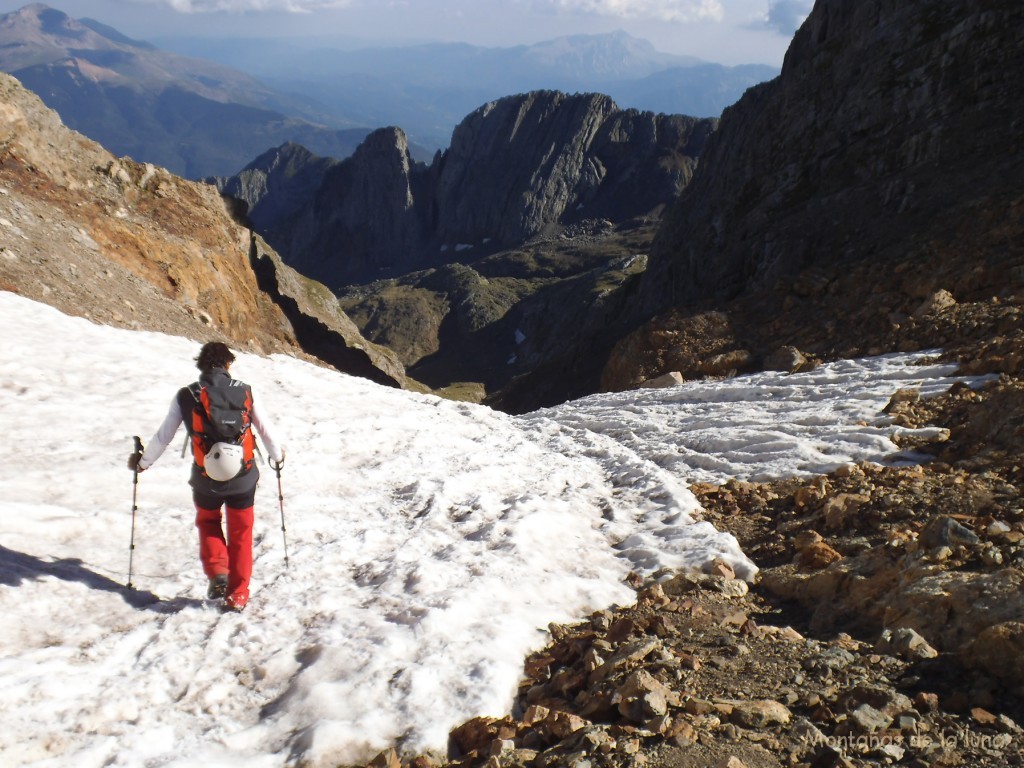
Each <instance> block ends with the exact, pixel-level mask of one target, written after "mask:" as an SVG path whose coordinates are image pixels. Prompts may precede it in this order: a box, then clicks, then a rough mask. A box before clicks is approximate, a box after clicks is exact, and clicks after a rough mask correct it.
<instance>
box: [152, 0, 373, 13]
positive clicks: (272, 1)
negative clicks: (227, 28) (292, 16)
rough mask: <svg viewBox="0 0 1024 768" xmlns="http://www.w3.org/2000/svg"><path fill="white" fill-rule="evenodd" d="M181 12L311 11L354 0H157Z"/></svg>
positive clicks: (343, 5) (334, 6)
mask: <svg viewBox="0 0 1024 768" xmlns="http://www.w3.org/2000/svg"><path fill="white" fill-rule="evenodd" d="M157 2H162V3H163V4H165V5H169V6H170V7H171V8H173V9H174V10H176V11H178V12H180V13H209V12H213V11H228V12H244V11H288V12H291V13H310V12H312V11H319V10H323V9H325V8H345V7H347V6H350V5H352V2H353V0H157Z"/></svg>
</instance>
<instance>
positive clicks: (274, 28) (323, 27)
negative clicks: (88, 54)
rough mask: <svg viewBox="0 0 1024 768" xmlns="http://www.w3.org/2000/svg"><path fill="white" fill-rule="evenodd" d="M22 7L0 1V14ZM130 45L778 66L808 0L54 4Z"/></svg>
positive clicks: (87, 0)
mask: <svg viewBox="0 0 1024 768" xmlns="http://www.w3.org/2000/svg"><path fill="white" fill-rule="evenodd" d="M26 4H27V2H25V0H19V1H17V2H11V1H10V0H0V12H7V11H12V10H16V9H18V8H20V7H22V6H23V5H26ZM46 5H49V6H51V7H54V8H58V9H60V10H62V11H64V12H65V13H67V14H68V15H70V16H73V17H75V18H82V17H91V18H93V19H96V20H97V21H100V22H102V23H104V24H108V25H110V26H112V27H114V28H116V29H118V30H120V31H121V32H123V33H125V34H127V35H129V36H131V37H135V38H140V39H144V40H145V39H152V38H158V37H162V36H168V35H181V34H189V35H211V36H307V35H317V36H321V37H324V36H338V37H348V38H352V37H356V38H363V39H366V40H369V41H387V42H395V41H415V42H424V41H445V42H467V43H473V44H476V45H487V46H502V47H506V46H512V45H518V44H521V43H535V42H539V41H541V40H548V39H551V38H553V37H559V36H561V35H570V34H593V33H599V32H609V31H612V30H616V29H622V30H625V31H626V32H628V33H630V34H632V35H635V36H636V37H642V38H645V39H647V40H650V41H651V42H652V43H654V46H655V47H656V48H657V49H658V50H661V51H665V52H668V53H679V54H690V55H694V56H699V57H701V58H703V59H707V60H709V61H717V62H720V63H723V64H740V63H763V64H773V65H780V64H781V63H782V57H783V54H784V53H785V51H786V47H787V46H788V44H789V40H790V39H791V38H792V35H793V32H794V30H795V29H796V27H797V26H798V25H799V23H800V22H801V21H802V20H803V18H805V17H806V15H807V13H808V12H809V11H810V8H811V6H812V5H813V0H51V1H50V2H47V3H46Z"/></svg>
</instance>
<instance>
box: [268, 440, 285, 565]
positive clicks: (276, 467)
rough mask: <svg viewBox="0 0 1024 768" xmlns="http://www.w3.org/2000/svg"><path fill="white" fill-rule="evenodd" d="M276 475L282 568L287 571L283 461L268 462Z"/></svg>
mask: <svg viewBox="0 0 1024 768" xmlns="http://www.w3.org/2000/svg"><path fill="white" fill-rule="evenodd" d="M267 463H268V464H270V466H271V467H272V468H273V470H274V472H276V473H277V501H278V503H279V504H280V505H281V538H282V539H284V567H285V570H288V531H287V530H285V527H284V491H283V490H281V467H282V466H284V461H281V462H276V461H274V460H273V459H270V460H269V461H268V462H267Z"/></svg>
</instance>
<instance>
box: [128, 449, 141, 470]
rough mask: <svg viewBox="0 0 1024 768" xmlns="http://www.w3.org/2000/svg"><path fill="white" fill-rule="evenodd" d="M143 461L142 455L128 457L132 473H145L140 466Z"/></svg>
mask: <svg viewBox="0 0 1024 768" xmlns="http://www.w3.org/2000/svg"><path fill="white" fill-rule="evenodd" d="M140 461H142V454H141V453H133V454H132V455H131V456H129V457H128V469H130V470H132V472H144V471H145V470H144V469H143V468H142V467H140V466H139V462H140Z"/></svg>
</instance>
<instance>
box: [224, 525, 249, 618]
mask: <svg viewBox="0 0 1024 768" xmlns="http://www.w3.org/2000/svg"><path fill="white" fill-rule="evenodd" d="M227 522H228V563H229V572H228V593H227V597H226V598H225V601H226V602H227V603H228V605H229V606H230V607H232V608H235V609H237V610H241V609H242V608H244V607H245V604H246V603H248V602H249V579H250V578H251V577H252V523H253V508H252V507H246V508H245V509H235V508H234V507H230V506H229V507H228V508H227Z"/></svg>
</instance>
